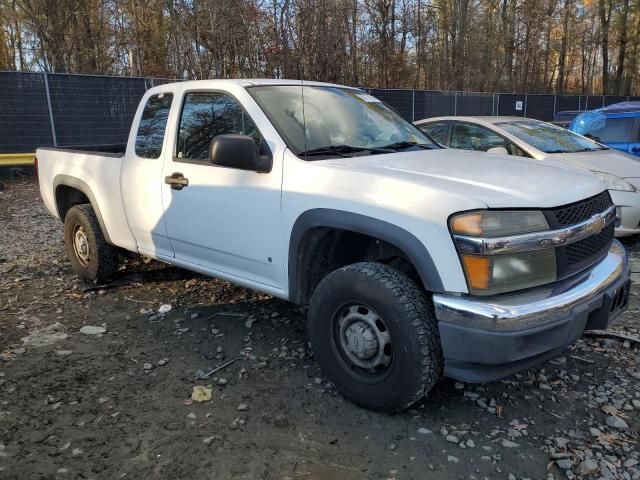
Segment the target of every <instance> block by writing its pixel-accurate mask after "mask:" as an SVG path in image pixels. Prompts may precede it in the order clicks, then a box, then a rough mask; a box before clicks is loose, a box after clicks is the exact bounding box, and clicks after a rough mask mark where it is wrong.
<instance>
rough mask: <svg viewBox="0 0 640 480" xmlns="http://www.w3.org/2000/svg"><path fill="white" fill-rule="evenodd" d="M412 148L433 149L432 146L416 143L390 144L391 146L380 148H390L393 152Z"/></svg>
mask: <svg viewBox="0 0 640 480" xmlns="http://www.w3.org/2000/svg"><path fill="white" fill-rule="evenodd" d="M411 147H418V148H422V149H424V150H431V149H433V147H432V146H431V145H427V144H426V143H414V142H406V141H405V142H395V143H390V144H389V145H384V146H382V147H379V148H390V149H393V150H396V151H397V150H403V149H405V148H411Z"/></svg>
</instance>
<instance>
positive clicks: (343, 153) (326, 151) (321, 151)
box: [298, 145, 391, 157]
mask: <svg viewBox="0 0 640 480" xmlns="http://www.w3.org/2000/svg"><path fill="white" fill-rule="evenodd" d="M359 152H371V153H391V151H390V150H389V149H383V148H375V147H356V146H353V145H327V146H325V147H318V148H312V149H310V150H304V151H302V152H300V153H299V154H298V156H306V157H312V156H315V155H337V156H339V157H348V156H349V154H350V153H359Z"/></svg>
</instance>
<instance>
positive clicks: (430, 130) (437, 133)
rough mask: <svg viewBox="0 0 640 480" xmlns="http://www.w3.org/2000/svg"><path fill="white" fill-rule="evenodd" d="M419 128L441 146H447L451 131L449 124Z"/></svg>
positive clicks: (435, 124) (434, 124)
mask: <svg viewBox="0 0 640 480" xmlns="http://www.w3.org/2000/svg"><path fill="white" fill-rule="evenodd" d="M418 128H420V130H422V131H423V132H424V133H426V134H427V135H429V136H430V137H431V139H432V140H435V141H436V142H438V143H439V144H440V145H446V142H447V133H448V131H449V122H440V123H431V124H429V125H420V126H419V127H418Z"/></svg>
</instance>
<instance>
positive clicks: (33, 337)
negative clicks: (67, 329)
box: [21, 322, 69, 347]
mask: <svg viewBox="0 0 640 480" xmlns="http://www.w3.org/2000/svg"><path fill="white" fill-rule="evenodd" d="M62 328H63V327H62V325H61V324H60V323H59V322H56V323H54V324H52V325H49V326H48V327H46V328H44V329H43V330H37V331H34V332H31V333H30V334H29V336H27V337H24V338H21V340H22V344H23V346H25V347H46V346H49V345H52V344H54V343H56V342H59V341H61V340H66V339H67V338H68V337H69V335H67V334H66V333H64V332H62V331H60V330H62Z"/></svg>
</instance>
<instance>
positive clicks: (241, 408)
mask: <svg viewBox="0 0 640 480" xmlns="http://www.w3.org/2000/svg"><path fill="white" fill-rule="evenodd" d="M247 410H249V406H248V405H247V404H246V403H241V404H240V405H238V411H239V412H246V411H247Z"/></svg>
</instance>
